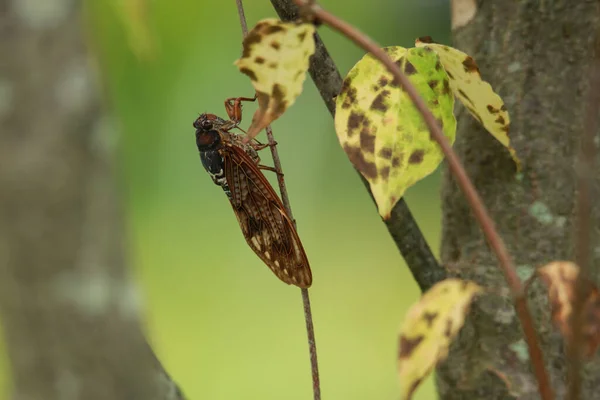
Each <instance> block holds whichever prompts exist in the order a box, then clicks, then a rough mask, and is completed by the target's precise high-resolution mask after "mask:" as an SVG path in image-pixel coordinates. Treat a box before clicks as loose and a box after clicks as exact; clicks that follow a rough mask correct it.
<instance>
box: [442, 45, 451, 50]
mask: <svg viewBox="0 0 600 400" xmlns="http://www.w3.org/2000/svg"><path fill="white" fill-rule="evenodd" d="M440 47H441V48H442V50H444V51H450V48H449V47H448V46H440Z"/></svg>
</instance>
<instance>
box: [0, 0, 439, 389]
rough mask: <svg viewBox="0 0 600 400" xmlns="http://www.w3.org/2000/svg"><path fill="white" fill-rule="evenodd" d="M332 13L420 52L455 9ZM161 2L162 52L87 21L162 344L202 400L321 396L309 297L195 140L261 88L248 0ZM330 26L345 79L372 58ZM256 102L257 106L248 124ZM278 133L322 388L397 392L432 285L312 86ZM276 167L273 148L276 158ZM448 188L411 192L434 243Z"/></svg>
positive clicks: (134, 249) (160, 351)
mask: <svg viewBox="0 0 600 400" xmlns="http://www.w3.org/2000/svg"><path fill="white" fill-rule="evenodd" d="M246 3H247V4H246V6H247V9H246V16H247V18H248V22H249V25H250V26H252V25H253V24H254V23H256V21H258V20H260V19H263V18H267V17H276V15H275V13H274V11H273V10H272V8H271V5H270V3H269V2H268V1H262V2H256V1H246ZM322 4H323V6H324V7H326V8H328V9H329V10H330V11H332V12H334V13H336V14H338V15H340V16H341V17H343V18H344V19H346V20H348V21H350V22H352V23H354V24H355V25H356V26H358V27H359V28H360V29H361V30H363V31H365V32H367V33H369V34H370V35H371V36H372V37H374V38H375V39H376V40H378V41H379V42H380V43H381V44H382V45H383V46H389V45H399V46H411V45H412V43H414V39H415V38H417V37H419V36H424V35H431V36H433V37H435V38H436V39H437V40H438V41H440V42H442V43H448V40H449V36H448V35H449V15H448V5H447V4H446V2H440V1H438V2H421V1H416V0H415V1H403V2H398V1H392V0H372V1H369V2H346V1H341V0H337V1H335V0H329V1H322ZM434 4H435V6H434ZM147 6H148V10H147V11H146V15H147V18H148V20H149V28H148V29H149V32H151V33H152V35H153V38H154V39H155V42H152V43H153V45H154V46H155V47H153V48H155V49H156V53H155V57H153V58H140V57H138V56H137V55H136V53H135V52H132V50H131V47H130V45H129V44H130V43H131V42H130V41H131V37H130V36H128V35H130V32H129V33H128V28H127V26H126V25H124V24H123V23H122V22H123V21H122V15H120V14H119V13H118V12H116V10H115V8H114V7H113V5H111V4H110V3H109V2H102V1H87V2H86V21H85V26H86V27H87V28H88V30H89V33H90V44H91V46H92V48H93V50H94V51H95V52H96V53H97V55H98V58H99V67H100V72H101V74H102V79H103V84H104V89H105V97H106V101H107V104H108V105H109V106H110V107H111V108H112V109H113V110H114V117H115V126H116V127H117V128H118V129H119V134H120V163H121V164H120V166H119V171H121V176H120V177H119V179H120V187H121V188H122V192H123V195H124V198H125V201H126V217H127V220H126V223H127V229H128V233H129V235H128V238H129V243H128V248H129V256H130V262H131V264H132V265H133V266H134V267H135V271H134V272H135V274H136V277H137V278H138V280H139V282H140V286H141V289H142V291H143V293H142V294H143V297H144V300H145V316H144V317H145V321H146V325H147V331H148V335H149V338H150V341H151V342H152V343H153V347H154V349H155V351H156V352H157V355H158V356H159V358H160V359H161V360H162V362H163V363H164V364H165V367H166V368H167V369H168V371H169V373H170V374H171V375H172V376H173V377H174V378H175V379H176V380H177V381H178V382H179V384H180V385H181V387H182V388H183V390H184V391H185V392H186V394H187V395H188V396H189V397H190V398H191V399H198V398H213V399H233V398H239V397H243V398H245V399H258V398H281V397H282V396H283V397H285V398H286V399H290V400H293V399H305V398H308V397H310V393H311V383H310V370H309V362H308V351H307V344H306V339H305V328H304V320H303V316H302V307H301V298H300V293H299V290H297V289H296V288H293V287H288V286H287V285H284V284H282V283H280V282H279V281H278V280H277V279H276V278H275V277H274V276H272V274H271V273H270V272H269V271H268V269H267V268H266V267H265V266H264V264H263V263H262V262H261V261H260V260H259V259H258V257H256V256H255V255H254V254H253V253H252V252H251V251H250V250H249V249H248V248H247V246H246V245H245V243H244V239H243V237H242V234H241V233H240V232H239V227H238V225H237V222H236V220H235V217H234V215H233V213H232V212H231V209H230V206H229V204H228V202H227V200H226V199H225V197H224V195H223V193H222V191H221V190H219V189H218V188H217V187H216V186H215V185H214V184H213V183H212V182H211V180H210V178H209V177H208V176H207V175H206V173H205V172H204V171H203V169H202V167H201V165H200V160H199V158H198V154H197V149H196V147H195V143H194V130H193V128H192V126H191V124H192V121H193V120H194V119H195V118H196V117H197V115H198V114H199V113H201V112H204V111H210V112H214V113H217V114H220V115H225V112H224V108H223V101H224V100H225V98H227V97H232V96H251V95H252V87H251V86H250V84H249V83H248V79H247V78H246V77H245V76H243V75H242V74H240V73H239V72H238V71H237V68H236V67H235V66H234V65H233V61H234V60H235V59H236V58H238V57H239V55H240V52H241V30H240V28H239V22H238V16H237V13H236V8H235V2H234V1H233V0H231V1H210V2H209V1H197V0H196V1H191V0H173V1H168V2H167V1H148V2H147ZM319 33H320V34H321V35H322V37H323V39H324V41H325V43H326V44H327V45H328V48H329V51H330V52H331V54H332V56H333V58H334V59H335V60H336V62H337V64H338V67H339V68H340V72H341V74H342V75H345V74H346V73H347V72H348V70H349V69H350V67H351V66H352V65H354V63H356V61H357V60H359V59H360V58H361V57H362V56H363V53H362V51H361V50H359V49H357V48H356V47H355V46H354V45H353V44H351V43H350V42H348V41H347V40H345V39H343V38H342V37H340V36H339V35H337V34H335V33H333V32H331V31H330V30H329V29H327V28H321V29H320V30H319ZM254 107H255V106H253V105H249V106H246V113H245V119H244V123H243V124H242V126H247V124H248V122H249V120H250V117H251V115H252V112H253V111H254V110H255V108H254ZM273 129H274V132H275V136H276V138H277V140H278V142H279V144H280V147H279V152H280V155H281V159H282V163H283V168H284V172H285V174H286V180H287V185H288V190H289V192H290V198H291V203H292V207H293V209H294V216H295V217H296V219H297V221H298V231H299V234H300V236H301V238H302V240H303V243H304V246H305V248H306V252H307V254H308V256H309V258H310V260H311V266H312V269H313V275H314V285H313V288H312V289H311V295H312V303H313V310H314V318H315V326H316V335H317V347H318V351H319V362H320V372H321V381H322V390H323V393H324V395H325V396H327V397H331V398H345V399H348V400H352V399H365V398H377V399H379V398H394V397H397V396H398V393H399V388H398V386H397V380H396V379H397V378H396V370H395V366H394V363H395V358H396V332H397V328H398V325H399V323H400V321H401V320H402V317H403V315H404V313H405V311H406V309H407V308H408V306H409V304H411V303H412V302H413V301H414V300H415V299H416V297H417V296H418V294H419V292H418V289H417V287H416V285H415V284H414V282H413V279H412V277H411V275H410V273H409V272H408V269H407V268H406V266H405V264H404V261H403V260H402V257H401V256H400V254H399V253H398V251H397V249H396V247H395V245H394V243H393V241H392V240H391V238H390V237H389V235H388V233H387V230H386V228H385V225H384V224H382V223H381V221H380V218H379V216H378V213H377V209H376V207H375V206H374V204H373V203H372V201H371V199H370V198H369V195H368V193H367V192H366V190H365V189H364V187H363V185H362V184H361V183H360V180H359V177H358V175H357V174H356V172H355V171H354V170H353V168H352V166H351V165H350V163H349V162H348V160H347V158H346V156H345V154H344V153H343V151H342V150H341V149H340V147H339V143H338V141H337V138H336V135H335V132H334V129H333V120H332V119H331V117H330V115H329V114H328V113H327V111H326V109H325V107H324V106H323V103H322V101H321V99H320V97H319V95H318V93H317V91H316V90H315V87H314V85H313V83H312V82H311V81H307V82H306V84H305V90H304V93H303V95H302V96H300V98H299V99H298V100H297V102H296V104H295V106H294V107H293V109H290V110H289V111H288V113H286V115H285V116H284V117H282V118H281V119H279V120H278V121H277V122H275V124H274V125H273ZM262 135H263V134H261V135H259V138H260V137H261V136H262ZM269 158H270V157H269V156H268V155H267V154H264V155H263V160H264V161H265V162H267V163H268V162H270V160H269ZM270 178H271V179H273V182H274V177H270ZM438 182H439V174H438V173H436V174H434V175H433V176H431V177H429V178H428V179H426V180H425V181H423V182H421V183H419V184H417V185H416V186H415V187H414V188H413V189H412V190H411V191H410V193H409V194H408V195H407V201H408V203H409V205H410V206H411V209H412V211H413V213H414V214H415V217H416V218H417V221H419V223H420V225H421V228H422V229H423V230H424V232H425V234H426V236H427V238H428V240H429V241H430V244H431V246H432V248H434V249H435V250H437V247H438V243H439V230H440V229H439V228H440V201H439V195H438ZM3 365H6V362H4V363H0V366H3ZM4 369H6V368H4ZM3 376H4V374H1V373H0V377H3ZM1 382H2V381H0V383H1ZM433 393H434V391H433V386H432V383H431V380H430V381H428V382H426V383H425V387H424V388H422V389H421V390H420V391H419V396H417V397H416V398H418V399H431V398H434V394H433ZM1 397H2V396H1V395H0V398H1Z"/></svg>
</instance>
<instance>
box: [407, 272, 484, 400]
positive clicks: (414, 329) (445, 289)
mask: <svg viewBox="0 0 600 400" xmlns="http://www.w3.org/2000/svg"><path fill="white" fill-rule="evenodd" d="M481 291H482V289H481V287H480V286H479V285H477V284H476V283H474V282H471V281H463V280H460V279H446V280H444V281H442V282H439V283H437V284H436V285H435V286H433V287H432V288H431V289H429V290H428V291H427V292H426V293H425V294H423V296H422V297H421V299H420V300H419V301H418V302H417V303H416V304H414V305H413V306H412V307H411V309H410V310H409V311H408V313H407V315H406V317H405V319H404V324H403V325H402V329H401V330H400V338H399V351H398V374H399V377H400V385H401V388H402V390H401V396H400V398H401V399H402V400H404V399H410V398H411V397H412V395H413V393H414V391H415V390H416V389H417V387H418V385H419V384H420V382H421V381H422V380H423V379H424V378H425V377H426V376H427V375H429V373H430V372H431V370H432V369H433V368H434V367H435V366H436V364H437V363H439V362H440V361H442V360H444V359H445V358H446V356H447V355H448V349H449V347H450V344H451V343H452V340H453V339H454V337H455V336H456V334H457V333H458V331H459V330H460V328H462V326H463V324H464V321H465V316H466V315H467V313H468V311H469V307H470V305H471V301H472V300H473V297H474V296H475V295H477V294H478V293H480V292H481Z"/></svg>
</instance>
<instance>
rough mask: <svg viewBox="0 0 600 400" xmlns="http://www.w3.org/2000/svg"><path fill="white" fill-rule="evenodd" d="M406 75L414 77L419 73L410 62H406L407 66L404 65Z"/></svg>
mask: <svg viewBox="0 0 600 400" xmlns="http://www.w3.org/2000/svg"><path fill="white" fill-rule="evenodd" d="M404 73H405V74H406V75H413V74H416V73H417V69H416V68H415V66H414V65H412V63H411V62H410V61H406V64H404Z"/></svg>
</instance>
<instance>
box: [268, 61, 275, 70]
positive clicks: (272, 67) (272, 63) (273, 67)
mask: <svg viewBox="0 0 600 400" xmlns="http://www.w3.org/2000/svg"><path fill="white" fill-rule="evenodd" d="M268 67H269V68H271V69H276V68H277V63H276V62H270V63H269V65H268Z"/></svg>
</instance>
